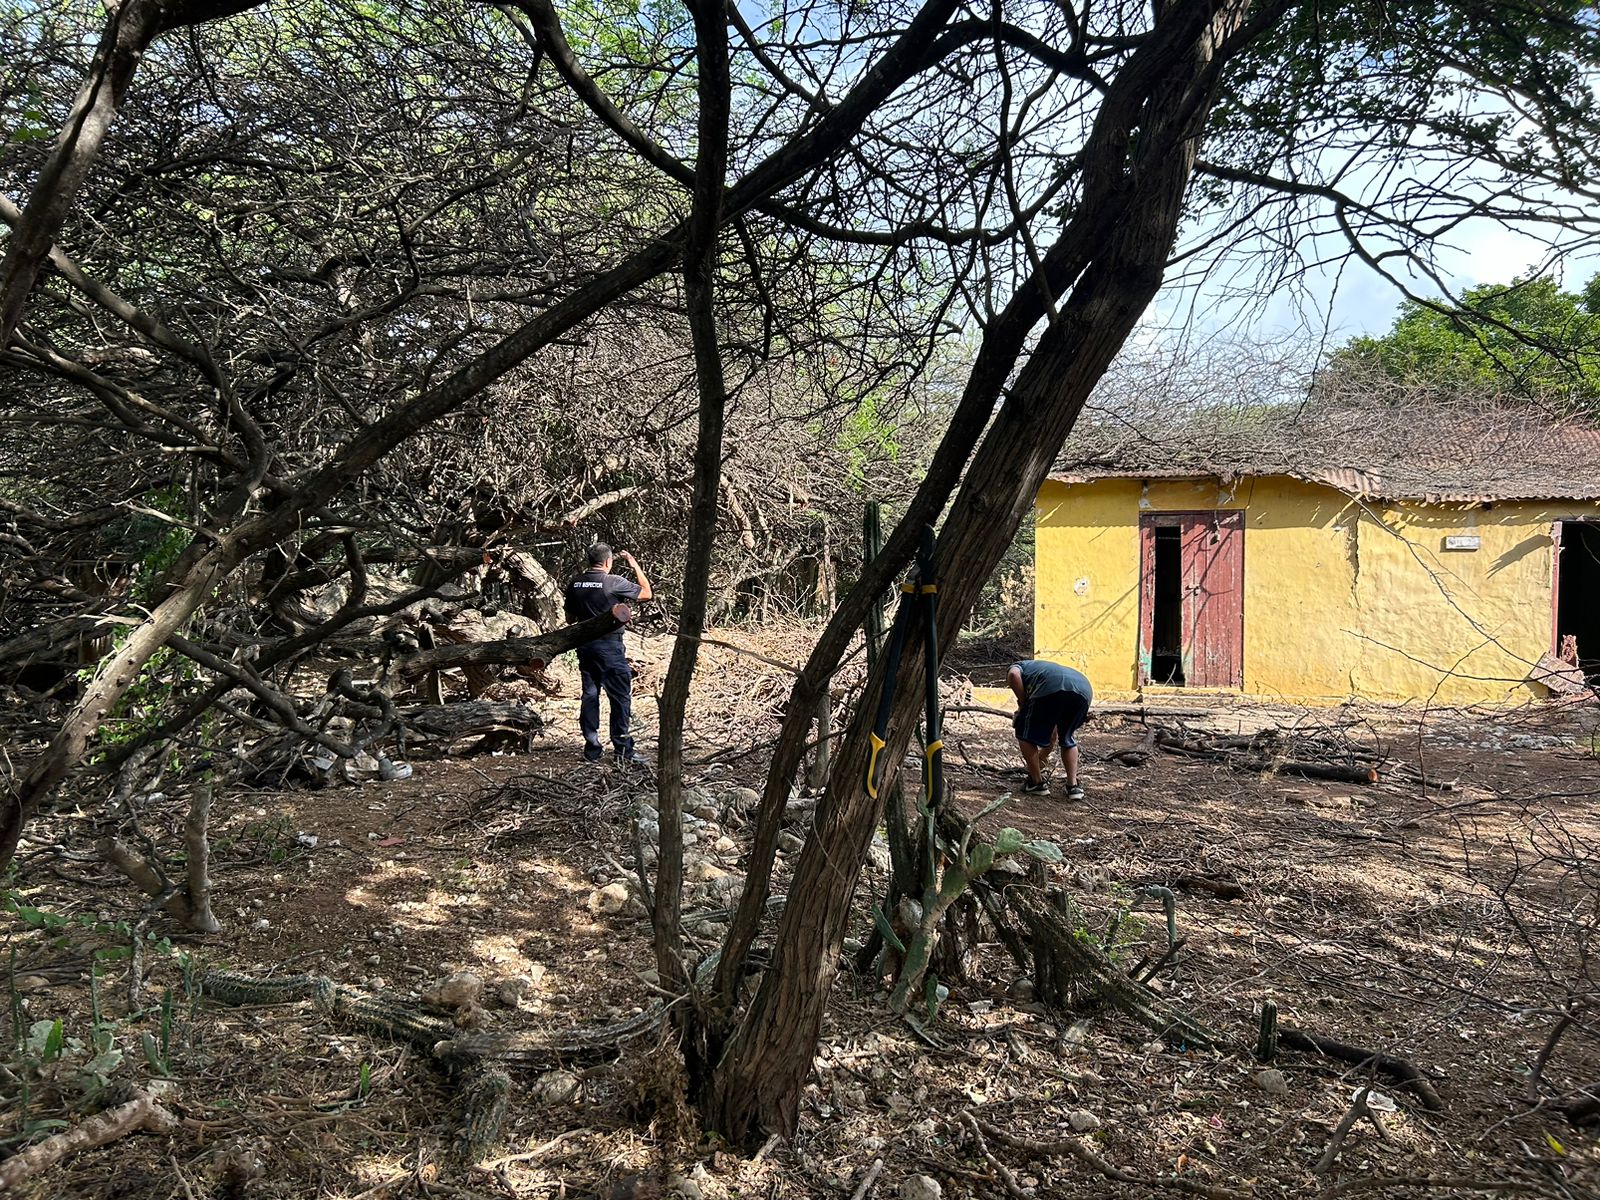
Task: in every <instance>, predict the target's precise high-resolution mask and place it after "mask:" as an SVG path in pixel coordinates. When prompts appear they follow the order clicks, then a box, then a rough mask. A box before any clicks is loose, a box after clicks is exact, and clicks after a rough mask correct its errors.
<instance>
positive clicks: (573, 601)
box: [567, 567, 639, 642]
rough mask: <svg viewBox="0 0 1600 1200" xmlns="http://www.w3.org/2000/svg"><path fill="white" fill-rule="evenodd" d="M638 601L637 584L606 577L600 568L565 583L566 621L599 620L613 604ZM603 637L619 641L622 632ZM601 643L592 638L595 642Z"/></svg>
mask: <svg viewBox="0 0 1600 1200" xmlns="http://www.w3.org/2000/svg"><path fill="white" fill-rule="evenodd" d="M638 598H639V585H638V584H637V583H634V582H633V581H632V580H631V579H624V578H623V577H622V576H621V575H611V574H608V573H607V572H605V571H602V570H601V569H600V568H599V567H590V568H589V569H588V570H587V571H585V572H584V573H583V574H582V575H579V576H578V577H577V578H576V579H574V580H573V581H572V582H571V583H569V584H567V620H568V621H569V622H575V621H584V620H587V619H588V618H590V617H598V616H599V615H600V614H601V613H603V612H610V611H611V606H612V605H614V604H617V603H619V602H621V601H623V600H637V599H638ZM605 637H607V638H612V639H614V640H616V641H619V642H620V641H621V640H622V630H620V629H617V630H614V631H612V632H611V633H608V634H606V635H605ZM601 640H602V639H601V638H596V639H595V641H597V642H598V641H601Z"/></svg>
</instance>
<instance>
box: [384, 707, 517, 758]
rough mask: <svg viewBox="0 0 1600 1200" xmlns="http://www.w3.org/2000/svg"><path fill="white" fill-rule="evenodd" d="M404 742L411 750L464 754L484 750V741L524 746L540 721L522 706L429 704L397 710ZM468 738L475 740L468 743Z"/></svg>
mask: <svg viewBox="0 0 1600 1200" xmlns="http://www.w3.org/2000/svg"><path fill="white" fill-rule="evenodd" d="M398 715H399V717H400V721H401V724H403V725H404V726H405V730H406V743H407V745H408V746H410V747H413V748H428V749H439V750H443V751H444V752H445V753H447V754H465V753H472V752H474V751H477V750H481V749H484V748H485V747H484V745H482V744H481V742H482V741H483V740H485V739H488V740H492V741H495V742H501V743H506V744H511V743H522V744H526V743H527V742H529V741H531V740H532V739H533V738H535V737H537V736H538V735H539V733H540V732H541V731H543V729H544V718H543V717H541V716H540V715H539V714H538V712H536V711H535V710H534V709H531V708H529V707H528V706H527V705H525V704H498V703H495V702H494V701H492V700H465V701H462V702H461V703H460V704H438V705H435V704H429V705H424V706H422V707H418V708H403V709H401V710H399V714H398ZM468 739H478V741H475V742H471V743H469V741H468Z"/></svg>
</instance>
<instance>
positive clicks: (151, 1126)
mask: <svg viewBox="0 0 1600 1200" xmlns="http://www.w3.org/2000/svg"><path fill="white" fill-rule="evenodd" d="M177 1125H178V1118H177V1117H175V1116H173V1115H172V1114H171V1113H170V1112H168V1111H167V1110H166V1109H164V1108H162V1107H161V1105H159V1104H157V1103H156V1102H155V1101H154V1100H153V1099H152V1098H151V1097H150V1096H149V1095H148V1094H146V1093H144V1092H140V1093H139V1094H138V1095H137V1096H135V1097H134V1098H133V1099H132V1100H129V1101H128V1102H127V1103H126V1104H119V1105H117V1107H116V1108H108V1109H106V1111H105V1112H103V1113H99V1114H98V1115H96V1116H93V1117H90V1118H89V1119H88V1120H87V1121H85V1122H83V1124H81V1125H79V1126H77V1127H76V1128H75V1129H68V1130H66V1131H65V1132H62V1133H58V1134H56V1135H55V1136H54V1137H48V1138H45V1140H44V1141H42V1142H39V1143H38V1144H36V1145H33V1146H29V1147H28V1148H27V1149H26V1150H22V1151H20V1152H18V1153H17V1154H14V1155H12V1156H11V1157H10V1158H8V1159H6V1160H5V1161H4V1162H0V1192H9V1191H13V1190H15V1189H16V1188H17V1187H18V1185H20V1184H22V1183H25V1182H27V1181H28V1180H29V1179H31V1178H33V1176H35V1175H37V1174H38V1173H39V1172H40V1171H43V1170H45V1169H46V1168H49V1167H53V1166H55V1164H56V1163H58V1162H61V1161H62V1160H63V1159H65V1158H67V1157H69V1156H70V1155H73V1154H76V1153H78V1151H80V1150H93V1149H94V1148H95V1147H97V1146H105V1145H108V1144H110V1143H111V1142H114V1141H116V1140H117V1139H118V1138H124V1137H127V1136H128V1135H129V1134H130V1133H140V1132H143V1131H148V1132H150V1133H169V1132H171V1131H172V1130H173V1129H175V1128H177Z"/></svg>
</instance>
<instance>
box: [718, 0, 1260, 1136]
mask: <svg viewBox="0 0 1600 1200" xmlns="http://www.w3.org/2000/svg"><path fill="white" fill-rule="evenodd" d="M1244 8H1245V4H1244V2H1243V0H1227V2H1226V3H1225V4H1223V5H1222V6H1220V7H1219V8H1217V9H1213V7H1212V6H1211V5H1210V4H1209V3H1192V4H1185V5H1179V6H1174V7H1171V8H1169V9H1167V10H1166V11H1165V12H1164V13H1163V14H1162V16H1161V17H1160V18H1159V20H1158V25H1157V30H1156V33H1155V34H1154V35H1152V37H1151V39H1150V41H1149V42H1148V43H1147V44H1146V46H1145V47H1143V48H1142V49H1141V51H1139V52H1136V54H1135V55H1134V56H1133V58H1132V59H1131V60H1130V62H1129V64H1128V65H1127V67H1126V68H1125V69H1124V70H1123V72H1122V73H1120V74H1119V75H1118V77H1117V80H1116V81H1115V82H1114V83H1113V86H1112V88H1111V89H1110V91H1109V92H1108V94H1107V96H1106V99H1105V101H1104V103H1103V105H1102V109H1101V113H1100V116H1099V118H1098V119H1097V122H1096V129H1095V131H1094V133H1093V134H1092V135H1091V137H1090V142H1089V146H1088V148H1087V149H1086V151H1085V156H1084V169H1085V177H1086V200H1085V203H1086V204H1088V203H1092V202H1093V199H1094V186H1095V184H1096V183H1097V182H1099V183H1102V184H1104V183H1106V181H1111V182H1110V187H1111V189H1112V190H1113V191H1121V192H1122V193H1123V195H1122V203H1121V204H1120V205H1119V206H1118V208H1117V210H1116V212H1117V221H1116V224H1115V226H1114V227H1113V228H1112V230H1111V233H1110V236H1109V237H1107V238H1104V239H1103V240H1101V241H1099V243H1098V244H1096V245H1094V246H1093V247H1092V250H1091V252H1090V253H1091V258H1090V261H1089V262H1088V265H1087V268H1086V270H1085V271H1084V272H1083V274H1082V275H1081V276H1080V278H1079V279H1078V282H1077V284H1076V286H1074V287H1073V288H1072V290H1071V292H1070V295H1069V297H1068V298H1067V300H1066V302H1065V303H1064V304H1063V305H1062V306H1061V309H1060V311H1059V313H1058V314H1057V315H1055V316H1054V317H1053V319H1052V320H1051V322H1050V324H1049V326H1048V328H1047V329H1046V331H1045V333H1044V335H1043V336H1042V338H1041V340H1040V343H1039V346H1038V348H1037V349H1036V350H1035V351H1034V353H1033V354H1032V355H1031V356H1030V358H1029V360H1028V363H1027V365H1026V366H1025V367H1024V368H1023V370H1022V373H1021V375H1020V376H1019V378H1018V379H1017V382H1016V384H1015V385H1014V387H1013V389H1012V391H1011V394H1010V396H1009V397H1008V398H1007V400H1006V402H1005V404H1004V406H1003V407H1002V409H1001V411H1000V413H999V415H998V416H997V417H996V419H995V421H994V424H993V426H992V427H991V429H990V431H989V433H988V435H987V436H986V437H985V438H984V440H983V443H982V445H981V447H980V448H979V450H978V453H977V455H976V457H975V459H974V460H973V464H972V467H971V469H970V470H969V471H968V472H967V476H966V479H965V481H964V483H963V485H962V488H961V491H960V493H959V494H958V496H957V498H956V502H955V505H954V506H953V508H952V510H951V512H950V515H949V517H948V518H947V519H946V521H945V524H944V528H943V531H942V533H941V536H940V539H939V547H938V561H939V562H940V563H943V564H947V566H953V565H957V564H959V567H960V569H959V570H948V569H947V570H946V572H945V573H944V575H943V577H942V579H941V581H940V609H939V626H940V629H939V633H940V637H941V639H942V640H943V641H945V642H946V643H947V644H948V642H949V640H950V639H952V638H953V637H954V636H955V635H956V633H957V631H958V630H959V629H960V626H961V623H962V622H963V621H964V620H965V619H966V617H967V614H968V612H969V611H970V610H971V608H972V606H973V604H974V602H975V601H976V600H977V599H978V596H979V593H980V592H981V590H982V587H983V583H984V581H985V580H986V579H987V578H988V575H989V573H990V571H991V570H992V569H993V567H994V565H995V564H996V563H997V562H998V561H999V560H1000V558H1001V556H1002V555H1003V554H1004V553H1005V550H1006V548H1007V547H1008V546H1009V544H1010V541H1011V538H1012V536H1013V534H1014V532H1015V529H1016V527H1017V524H1018V522H1019V521H1020V520H1021V518H1022V516H1023V515H1024V513H1026V512H1027V511H1028V508H1029V506H1030V505H1031V504H1032V501H1033V497H1034V495H1035V494H1036V492H1037V490H1038V487H1039V485H1040V484H1041V483H1042V482H1043V481H1044V478H1045V476H1046V475H1047V474H1048V472H1049V469H1050V464H1051V462H1052V460H1053V459H1054V457H1055V455H1056V453H1057V452H1058V451H1059V449H1060V446H1061V444H1062V442H1063V441H1064V440H1065V438H1066V436H1067V434H1068V433H1069V432H1070V431H1071V428H1072V425H1073V422H1074V421H1075V420H1076V419H1077V416H1078V413H1079V411H1080V410H1081V408H1082V406H1083V403H1084V401H1085V400H1086V399H1087V398H1088V396H1089V393H1090V392H1091V391H1092V390H1093V388H1094V386H1095V384H1096V383H1097V382H1098V381H1099V379H1100V377H1101V375H1102V374H1103V373H1104V371H1105V369H1106V368H1107V366H1108V365H1109V364H1110V362H1111V360H1112V358H1113V357H1114V356H1115V354H1116V353H1117V351H1118V349H1119V348H1120V347H1121V345H1122V343H1123V341H1124V340H1125V339H1126V337H1127V335H1128V334H1129V332H1130V331H1131V330H1132V329H1133V327H1134V325H1135V324H1136V323H1137V321H1138V319H1139V317H1140V315H1141V314H1142V313H1143V312H1144V310H1145V308H1146V307H1147V306H1148V304H1149V302H1150V300H1151V299H1152V298H1153V297H1154V295H1155V293H1156V290H1157V289H1158V288H1159V286H1160V283H1161V279H1162V274H1163V270H1164V266H1165V261H1166V256H1167V253H1168V250H1169V248H1170V247H1171V245H1172V241H1173V238H1174V237H1175V235H1176V231H1177V225H1178V220H1179V218H1180V217H1181V215H1182V212H1183V200H1184V194H1185V191H1186V190H1187V185H1188V181H1189V178H1190V176H1191V173H1192V170H1193V164H1194V160H1195V155H1196V150H1197V146H1196V144H1195V142H1194V139H1193V137H1192V136H1191V131H1192V130H1195V129H1198V128H1200V127H1201V124H1202V122H1203V118H1204V116H1205V114H1206V112H1207V111H1208V110H1209V106H1210V103H1211V102H1212V96H1213V91H1214V87H1215V72H1213V71H1212V70H1210V68H1211V66H1212V63H1213V58H1214V55H1215V53H1216V49H1217V43H1218V42H1219V41H1220V40H1221V39H1222V38H1223V37H1225V36H1227V34H1228V33H1229V32H1231V31H1232V30H1233V29H1234V28H1236V27H1237V25H1238V23H1239V21H1240V20H1241V19H1242V14H1243V11H1244ZM1119 84H1120V85H1122V86H1121V87H1119V86H1118V85H1119ZM1136 127H1137V136H1135V132H1136ZM1109 199H1110V197H1104V198H1103V199H1102V201H1101V202H1106V201H1107V200H1109ZM1032 282H1039V283H1042V280H1037V279H1036V280H1035V281H1032ZM920 644H921V639H920V638H919V637H917V636H916V630H915V628H914V629H913V630H912V632H911V636H909V637H908V639H907V653H906V655H905V657H904V658H903V659H902V661H901V666H900V678H899V680H898V683H897V689H896V693H895V699H894V706H893V716H892V719H891V724H890V730H889V742H888V746H887V747H886V748H885V750H884V751H883V754H884V756H885V758H886V760H887V762H888V764H889V765H888V768H887V771H886V778H885V781H884V785H885V786H887V785H888V784H889V783H890V782H891V779H890V778H889V777H892V775H893V773H894V772H895V769H896V767H897V766H898V764H899V760H900V758H901V756H902V755H903V754H904V751H905V747H906V743H907V741H908V740H909V736H910V729H911V726H912V724H913V722H914V721H915V717H916V712H917V710H918V709H919V708H920V706H921V703H922V695H921V691H920V688H921V685H922V683H923V682H924V680H923V666H924V664H923V662H922V660H921V658H920V657H919V656H918V653H917V652H916V650H915V649H914V648H917V647H920ZM880 688H881V679H876V680H873V681H872V683H871V684H870V686H869V687H868V689H867V694H866V695H865V696H864V697H863V699H862V703H861V704H860V706H859V707H858V709H857V715H856V719H855V720H854V721H853V722H852V725H851V729H850V733H849V735H848V736H847V737H846V739H845V742H844V745H843V747H842V749H841V751H840V753H839V756H838V761H837V763H836V765H835V767H834V771H833V779H832V782H831V786H830V787H829V789H828V793H827V796H826V798H825V800H824V802H823V804H822V805H821V806H819V808H818V811H817V817H816V824H815V827H814V828H813V831H812V836H811V837H810V839H808V841H807V843H806V847H805V849H804V851H803V852H802V853H801V855H800V861H799V863H798V865H797V867H796V870H795V876H794V880H793V882H792V883H791V885H790V893H789V894H790V895H791V897H795V898H797V902H792V903H790V904H788V905H787V906H786V907H785V909H784V913H783V917H782V919H781V921H780V923H779V926H778V932H777V943H776V946H775V948H774V952H773V959H772V964H771V966H770V967H769V969H768V971H767V974H766V976H765V977H764V979H763V981H762V985H761V987H760V989H759V991H758V992H757V994H756V997H755V1000H754V1001H753V1003H752V1004H751V1007H750V1009H749V1011H748V1012H747V1013H746V1014H745V1017H744V1020H743V1021H742V1022H741V1024H740V1026H739V1028H738V1030H737V1031H736V1033H735V1035H734V1037H733V1039H732V1041H731V1042H730V1044H729V1046H728V1049H727V1053H726V1055H725V1056H724V1058H723V1060H722V1061H721V1063H720V1064H719V1068H718V1071H717V1077H716V1079H715V1081H714V1087H713V1092H712V1095H711V1097H710V1103H709V1106H708V1111H707V1113H706V1114H705V1116H706V1119H707V1124H708V1126H709V1127H711V1128H715V1129H717V1130H718V1131H719V1132H721V1133H722V1134H723V1135H724V1136H726V1137H728V1138H729V1139H730V1140H732V1141H735V1142H739V1143H748V1142H750V1141H752V1140H754V1139H757V1138H759V1137H761V1136H764V1135H766V1134H769V1133H778V1132H782V1133H789V1132H792V1131H793V1130H794V1128H795V1125H796V1122H797V1119H798V1116H799V1105H800V1095H801V1089H802V1088H803V1086H804V1083H805V1080H806V1078H807V1077H808V1076H809V1075H810V1072H811V1063H812V1058H813V1054H814V1052H815V1048H816V1043H817V1038H818V1035H819V1033H820V1031H821V1027H822V1016H823V1012H824V1010H825V1009H826V1006H827V999H828V994H829V991H830V990H831V988H832V984H833V979H834V975H835V972H836V970H837V964H838V959H839V951H840V947H841V946H842V944H843V941H844V934H845V930H846V927H847V924H848V921H849V918H850V911H851V899H852V894H853V890H854V884H855V879H856V877H857V875H858V874H859V871H860V864H861V862H862V859H863V857H864V856H865V854H866V850H867V846H868V843H869V842H870V840H871V837H872V831H873V828H874V826H875V825H876V823H877V819H878V806H877V805H876V804H875V803H874V802H873V801H872V800H871V799H870V798H869V797H868V796H867V794H866V791H865V789H864V787H863V786H862V782H861V781H862V773H863V771H864V770H865V767H866V761H867V755H868V742H867V736H866V735H867V721H866V719H865V716H864V714H868V713H871V712H872V711H873V710H874V709H875V707H876V701H877V696H878V693H879V691H880Z"/></svg>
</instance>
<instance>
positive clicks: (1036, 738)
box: [1011, 692, 1089, 749]
mask: <svg viewBox="0 0 1600 1200" xmlns="http://www.w3.org/2000/svg"><path fill="white" fill-rule="evenodd" d="M1088 716H1089V701H1088V698H1087V697H1084V696H1080V695H1078V693H1077V692H1057V693H1055V694H1054V695H1053V696H1041V697H1039V698H1038V699H1036V700H1025V701H1023V704H1022V707H1021V708H1020V709H1018V710H1017V716H1016V719H1015V720H1014V721H1012V723H1011V727H1012V728H1013V729H1015V730H1016V731H1017V740H1018V741H1020V742H1027V743H1029V744H1030V745H1034V746H1048V745H1049V744H1050V743H1051V742H1052V741H1053V740H1056V738H1057V735H1059V740H1060V742H1061V746H1062V748H1063V749H1065V748H1066V747H1068V746H1076V745H1077V744H1078V739H1077V738H1076V737H1074V736H1073V735H1074V734H1076V733H1077V732H1078V730H1079V728H1081V727H1082V725H1083V723H1084V721H1085V720H1086V719H1087V718H1088Z"/></svg>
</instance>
